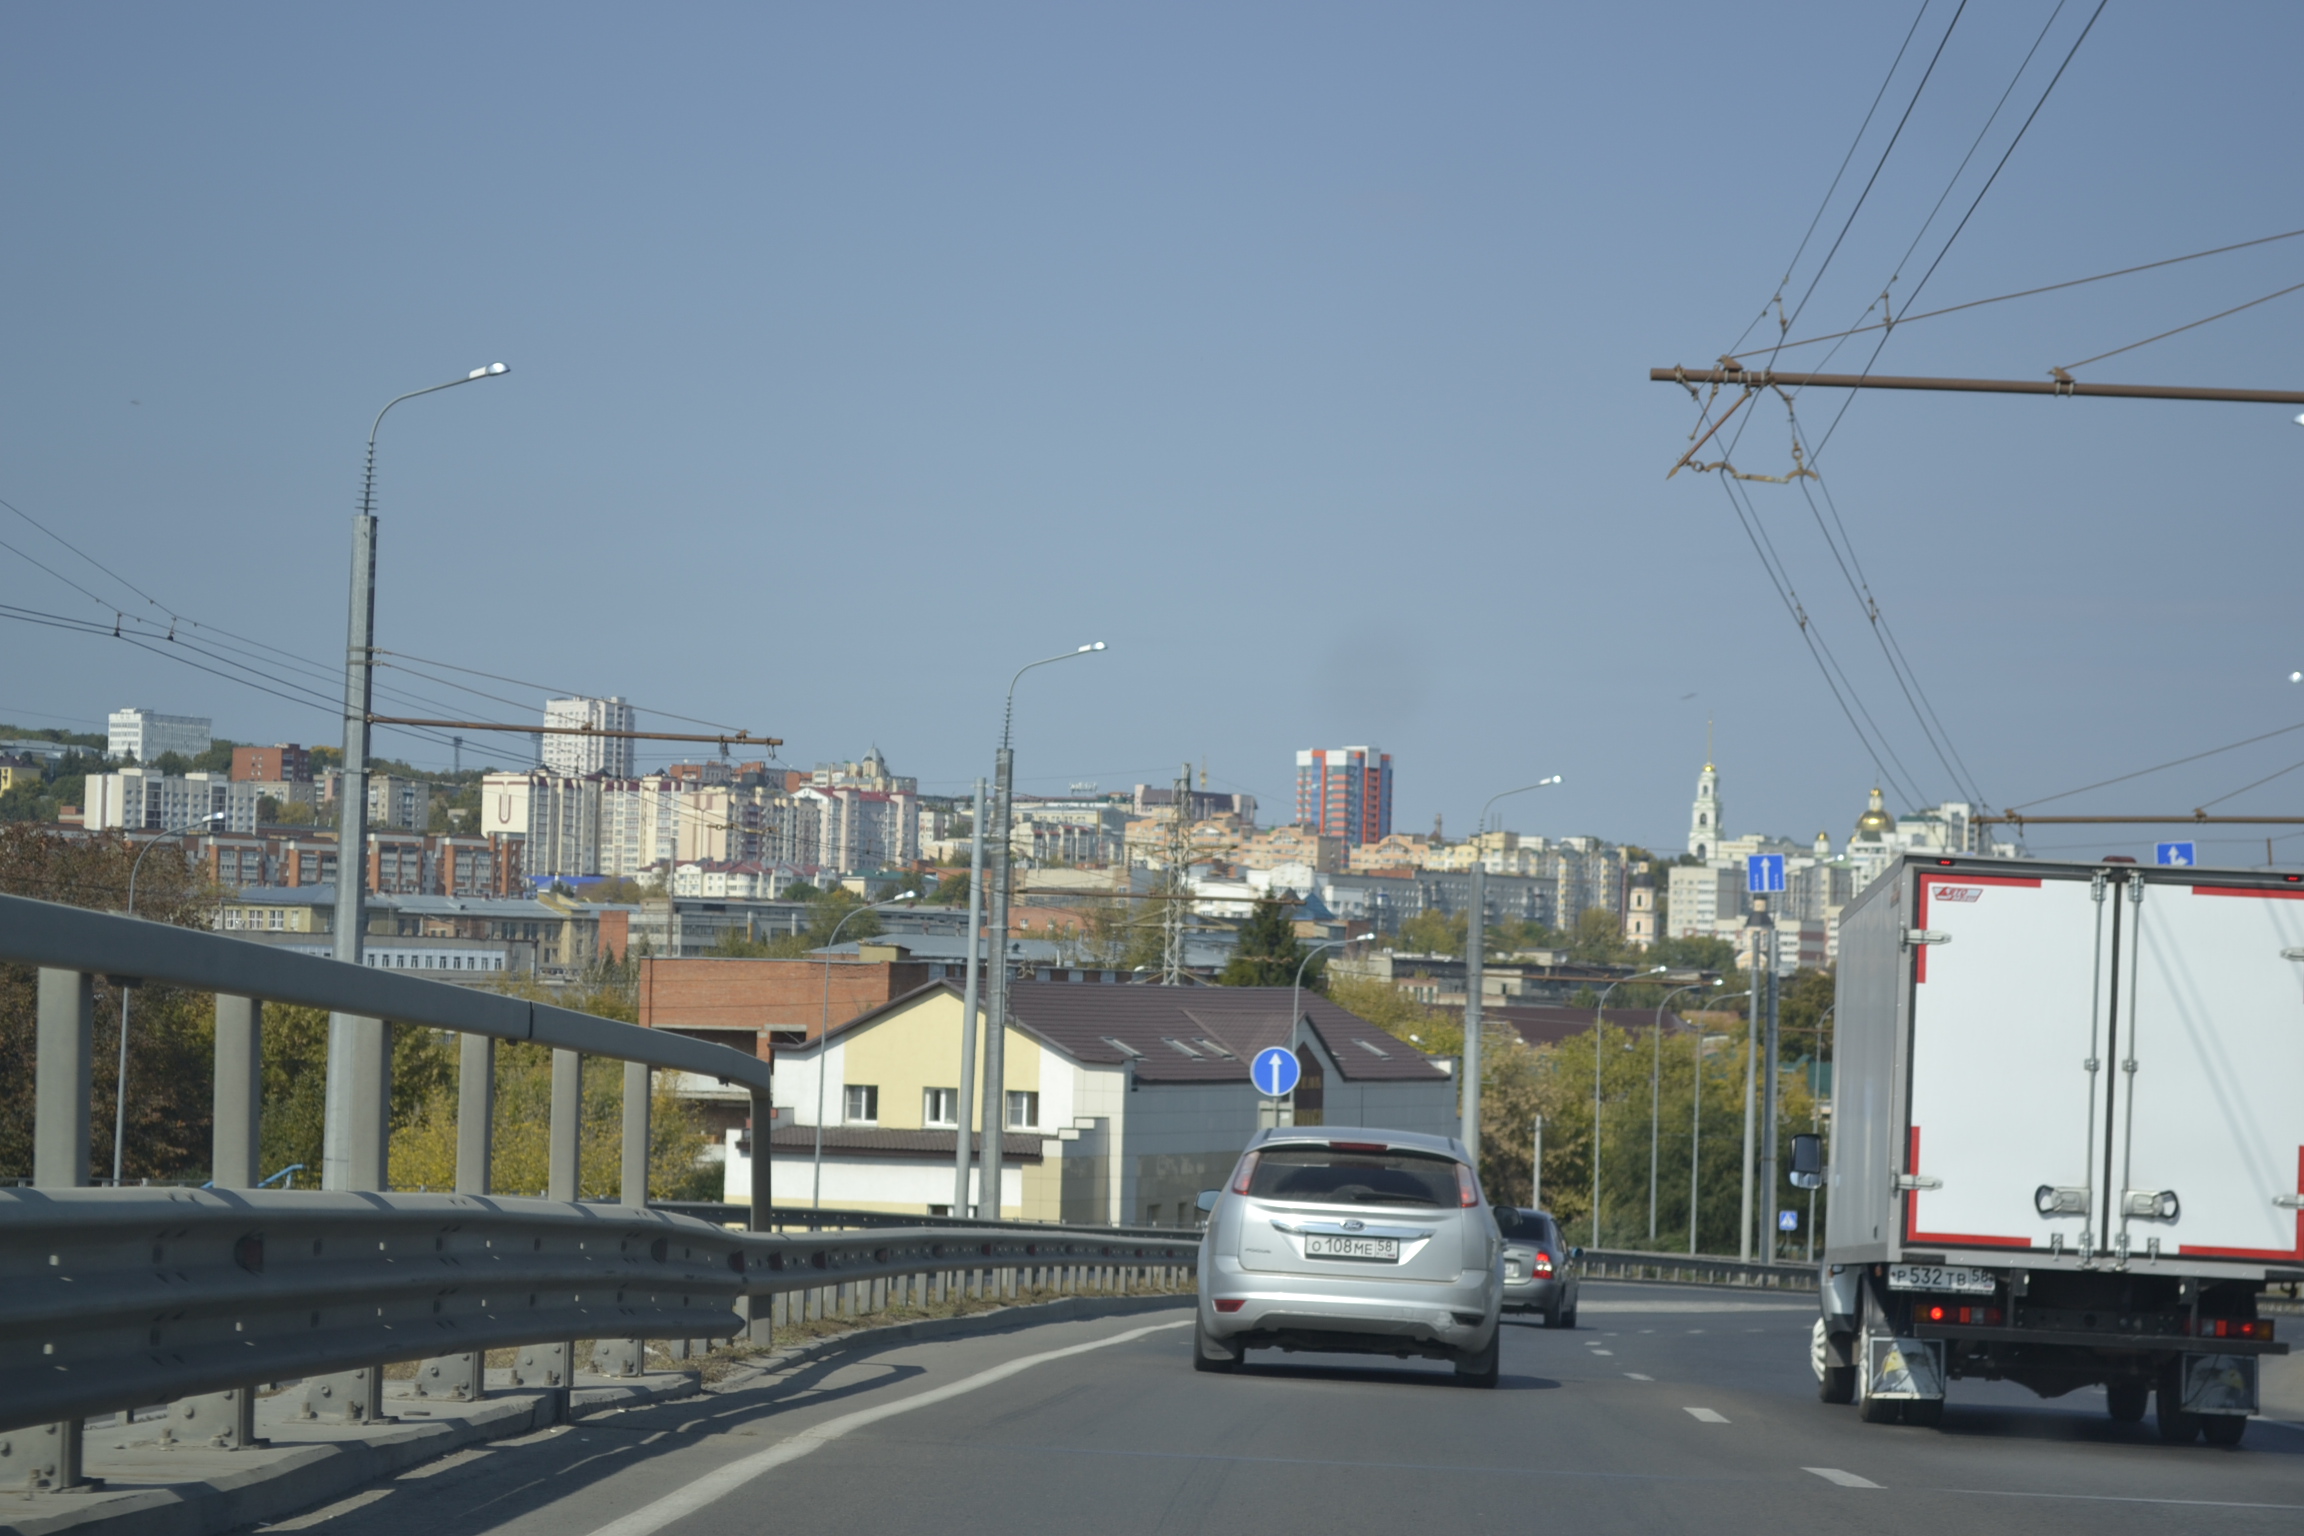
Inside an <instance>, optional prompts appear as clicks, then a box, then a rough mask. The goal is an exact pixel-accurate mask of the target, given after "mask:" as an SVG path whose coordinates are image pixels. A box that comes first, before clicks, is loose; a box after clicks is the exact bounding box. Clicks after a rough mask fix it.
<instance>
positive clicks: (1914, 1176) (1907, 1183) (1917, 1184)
mask: <svg viewBox="0 0 2304 1536" xmlns="http://www.w3.org/2000/svg"><path fill="white" fill-rule="evenodd" d="M1896 1187H1897V1188H1898V1189H1942V1188H1943V1187H1944V1181H1943V1180H1942V1179H1939V1178H1932V1177H1930V1176H1929V1175H1928V1174H1925V1173H1900V1174H1898V1175H1896Z"/></svg>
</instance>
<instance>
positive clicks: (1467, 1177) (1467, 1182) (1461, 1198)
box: [1456, 1163, 1480, 1210]
mask: <svg viewBox="0 0 2304 1536" xmlns="http://www.w3.org/2000/svg"><path fill="white" fill-rule="evenodd" d="M1456 1203H1457V1204H1458V1205H1461V1206H1463V1207H1464V1208H1465V1209H1466V1210H1470V1209H1471V1208H1472V1207H1474V1206H1476V1205H1478V1204H1479V1203H1480V1181H1479V1180H1477V1179H1475V1178H1473V1177H1472V1170H1471V1169H1470V1168H1468V1167H1466V1166H1465V1165H1464V1164H1462V1163H1458V1164H1457V1165H1456Z"/></svg>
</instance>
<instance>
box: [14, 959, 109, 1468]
mask: <svg viewBox="0 0 2304 1536" xmlns="http://www.w3.org/2000/svg"><path fill="white" fill-rule="evenodd" d="M39 998H40V1004H39V1022H38V1024H37V1025H36V1030H37V1033H36V1035H35V1037H34V1047H33V1048H34V1050H35V1052H36V1055H35V1057H34V1062H33V1076H34V1085H33V1116H34V1118H33V1123H32V1182H33V1184H35V1185H36V1186H40V1187H44V1188H50V1189H62V1188H73V1187H77V1186H79V1185H83V1184H86V1183H87V1182H88V1120H89V1103H88V1101H89V1095H90V1093H91V1091H92V1089H93V1086H94V1065H95V1050H96V981H95V978H94V977H92V976H89V975H86V974H84V973H82V972H79V971H58V970H51V969H50V968H48V967H47V966H42V967H41V968H40V991H39ZM83 1439H84V1436H83V1433H82V1423H81V1421H80V1420H79V1419H72V1420H70V1421H68V1422H66V1423H62V1424H47V1425H43V1426H41V1427H40V1428H38V1429H30V1430H25V1431H22V1432H20V1433H18V1434H14V1435H11V1436H9V1437H7V1439H6V1440H5V1441H4V1442H0V1444H5V1445H6V1447H7V1450H8V1454H9V1465H10V1468H11V1470H13V1469H15V1468H17V1467H21V1468H22V1469H23V1476H24V1479H25V1483H24V1486H25V1487H26V1488H28V1489H31V1488H39V1489H44V1490H47V1491H50V1492H55V1491H60V1490H63V1489H70V1488H85V1487H87V1486H89V1483H88V1477H87V1473H86V1472H85V1470H84V1469H83V1458H84V1452H85V1446H84V1445H83ZM19 1456H21V1458H22V1459H21V1460H19V1459H18V1457H19Z"/></svg>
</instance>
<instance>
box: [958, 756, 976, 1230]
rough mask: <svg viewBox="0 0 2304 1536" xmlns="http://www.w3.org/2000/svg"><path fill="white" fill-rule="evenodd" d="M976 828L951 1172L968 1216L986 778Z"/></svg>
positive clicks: (970, 851)
mask: <svg viewBox="0 0 2304 1536" xmlns="http://www.w3.org/2000/svg"><path fill="white" fill-rule="evenodd" d="M972 825H973V828H974V830H973V831H971V832H970V833H969V836H968V984H967V988H966V991H965V992H964V994H963V996H962V998H961V1003H960V1091H959V1093H958V1094H957V1095H955V1096H954V1100H953V1105H952V1118H953V1119H954V1120H955V1121H957V1122H958V1124H959V1132H958V1135H957V1136H956V1137H955V1139H956V1140H957V1141H958V1142H959V1153H958V1167H957V1168H955V1169H954V1170H953V1174H952V1214H953V1215H955V1216H961V1217H965V1216H967V1215H968V1214H969V1211H968V1207H969V1205H970V1204H971V1203H972V1202H971V1201H970V1200H969V1198H968V1163H969V1145H968V1143H969V1120H970V1119H971V1117H973V1116H974V1114H975V1112H976V1040H977V1034H976V989H977V984H978V982H979V980H980V979H981V975H982V972H983V969H984V964H983V960H982V955H983V952H984V781H983V780H982V779H978V780H977V781H976V810H975V815H974V820H973V823H972Z"/></svg>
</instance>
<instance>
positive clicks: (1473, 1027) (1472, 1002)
mask: <svg viewBox="0 0 2304 1536" xmlns="http://www.w3.org/2000/svg"><path fill="white" fill-rule="evenodd" d="M1559 782H1560V775H1559V774H1557V773H1555V774H1552V775H1550V776H1548V777H1546V778H1541V779H1538V780H1537V781H1536V782H1535V783H1533V784H1523V785H1521V786H1520V787H1519V788H1518V789H1506V790H1500V791H1498V792H1497V793H1495V794H1493V795H1490V796H1489V797H1488V803H1487V804H1486V805H1483V806H1482V807H1480V819H1479V821H1477V822H1475V823H1474V824H1473V827H1472V899H1471V901H1470V903H1469V904H1468V908H1469V909H1468V911H1467V912H1466V914H1465V918H1464V1082H1463V1085H1462V1087H1461V1088H1460V1089H1459V1090H1458V1093H1457V1102H1458V1103H1459V1104H1461V1105H1462V1107H1463V1116H1462V1121H1461V1123H1460V1125H1459V1126H1458V1128H1457V1139H1458V1140H1459V1141H1461V1142H1463V1143H1464V1150H1465V1151H1466V1152H1468V1153H1470V1154H1471V1157H1472V1166H1473V1168H1474V1169H1475V1170H1477V1169H1478V1168H1479V1166H1480V994H1481V992H1482V991H1483V990H1484V988H1483V984H1482V979H1481V962H1482V960H1483V959H1484V958H1485V956H1484V955H1483V953H1482V946H1483V945H1484V944H1485V942H1486V940H1487V936H1488V935H1487V924H1488V861H1487V859H1486V858H1485V857H1483V856H1482V854H1481V852H1480V835H1481V833H1482V831H1483V830H1485V829H1486V827H1487V825H1488V813H1489V812H1490V811H1492V810H1494V809H1495V808H1496V802H1497V801H1499V800H1508V799H1510V798H1511V797H1512V796H1514V795H1524V794H1526V793H1528V791H1530V790H1532V789H1542V788H1544V787H1545V786H1546V785H1547V784H1557V783H1559Z"/></svg>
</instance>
